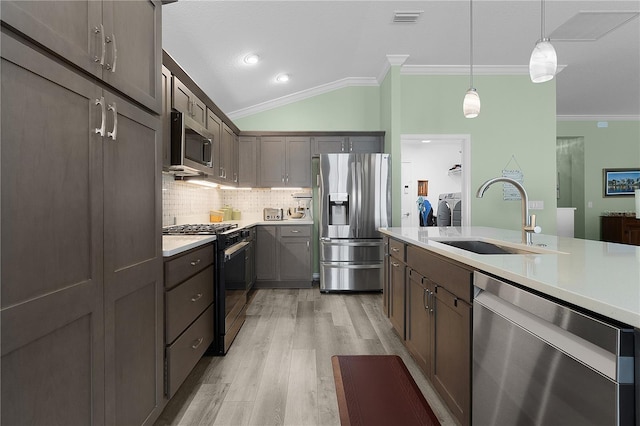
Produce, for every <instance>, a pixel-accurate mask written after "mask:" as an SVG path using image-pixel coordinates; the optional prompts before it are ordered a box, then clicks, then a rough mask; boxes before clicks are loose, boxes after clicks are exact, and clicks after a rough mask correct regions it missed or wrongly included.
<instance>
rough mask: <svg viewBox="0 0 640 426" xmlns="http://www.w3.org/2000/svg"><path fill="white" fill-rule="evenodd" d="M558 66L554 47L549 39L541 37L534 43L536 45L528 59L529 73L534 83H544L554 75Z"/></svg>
mask: <svg viewBox="0 0 640 426" xmlns="http://www.w3.org/2000/svg"><path fill="white" fill-rule="evenodd" d="M557 68H558V56H557V55H556V49H554V48H553V45H552V44H551V43H550V42H549V39H546V38H543V39H542V40H540V41H538V42H537V43H536V47H534V48H533V52H531V59H530V61H529V75H530V76H531V81H533V82H534V83H544V82H545V81H549V80H551V79H552V78H553V77H554V76H555V75H556V70H557Z"/></svg>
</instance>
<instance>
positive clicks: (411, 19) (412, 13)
mask: <svg viewBox="0 0 640 426" xmlns="http://www.w3.org/2000/svg"><path fill="white" fill-rule="evenodd" d="M422 12H424V11H423V10H396V11H395V12H393V22H395V23H398V24H415V23H416V22H417V21H418V18H419V17H420V15H422Z"/></svg>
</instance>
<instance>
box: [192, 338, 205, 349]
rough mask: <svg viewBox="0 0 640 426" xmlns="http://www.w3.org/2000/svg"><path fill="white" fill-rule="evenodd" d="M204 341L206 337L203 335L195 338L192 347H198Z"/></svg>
mask: <svg viewBox="0 0 640 426" xmlns="http://www.w3.org/2000/svg"><path fill="white" fill-rule="evenodd" d="M203 341H204V337H201V338H199V339H198V340H194V342H193V345H191V349H198V346H200V345H201V344H202V342H203Z"/></svg>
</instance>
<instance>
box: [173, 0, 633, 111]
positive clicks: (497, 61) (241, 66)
mask: <svg viewBox="0 0 640 426" xmlns="http://www.w3.org/2000/svg"><path fill="white" fill-rule="evenodd" d="M469 6H470V4H469V1H466V0H460V1H457V0H446V1H431V0H428V1H365V0H363V1H358V0H352V1H330V0H324V1H270V0H266V1H265V0H263V1H243V0H235V1H223V0H218V1H204V0H199V1H196V0H180V1H178V2H176V3H171V4H167V5H165V6H163V48H164V49H165V50H166V51H167V52H168V53H169V54H170V55H171V56H172V57H173V58H174V59H175V60H176V61H177V62H178V63H179V64H180V65H181V66H182V67H183V68H184V69H185V70H186V71H187V73H188V74H189V75H190V76H191V77H192V78H193V79H194V80H195V81H196V82H197V83H198V85H199V86H200V87H201V88H202V89H203V90H204V91H205V92H206V93H207V94H209V95H210V97H211V98H212V99H213V100H214V101H215V102H216V104H217V105H218V106H219V107H220V108H221V109H222V110H223V111H224V112H225V113H226V114H227V115H229V116H230V117H232V118H233V117H234V116H242V115H244V114H247V113H248V112H251V111H256V110H258V109H260V108H262V109H267V108H269V106H270V105H271V104H272V103H273V102H274V101H276V100H279V101H280V102H282V101H283V100H285V101H286V99H288V98H295V97H296V96H297V97H300V96H305V94H311V93H318V92H320V91H322V90H329V89H331V88H334V87H341V85H348V84H376V82H379V80H380V78H381V76H382V75H383V73H384V72H385V70H386V69H387V68H386V67H388V60H387V55H390V54H391V55H393V54H400V55H408V58H407V60H406V62H405V63H404V65H405V66H406V68H405V69H406V70H409V69H413V70H414V71H417V72H424V73H433V72H437V71H438V69H440V68H444V69H445V70H446V71H447V72H451V73H458V74H468V67H469ZM544 7H545V21H544V23H545V35H549V34H551V36H552V37H551V38H552V43H553V45H554V46H555V48H556V51H557V54H558V63H559V64H560V65H561V66H564V68H563V69H562V71H561V72H560V73H559V74H558V75H557V77H556V85H557V86H556V87H557V114H558V115H559V116H583V117H606V116H610V117H613V116H618V117H625V116H629V117H632V118H635V119H637V118H638V117H640V18H638V16H637V15H635V17H632V16H633V15H629V14H625V15H620V14H616V16H615V17H617V18H620V19H621V22H623V21H624V20H625V16H626V19H628V18H629V17H631V19H630V20H628V21H627V22H626V23H624V24H622V25H620V26H619V27H617V28H616V29H614V30H613V31H609V32H608V33H607V29H608V25H614V26H615V25H616V24H608V23H606V22H605V21H606V20H608V18H612V17H614V16H613V15H612V14H611V13H610V12H625V11H626V12H629V11H631V12H640V1H637V0H636V1H612V0H608V1H578V0H569V1H560V0H547V1H545V2H544ZM395 11H417V12H421V13H419V16H418V19H417V22H415V23H404V24H401V23H394V22H393V15H394V12H395ZM580 12H589V13H587V14H585V13H582V14H580ZM594 12H607V13H594ZM578 14H580V15H579V17H576V15H578ZM574 17H576V18H574ZM572 18H574V20H571V19H572ZM578 18H586V19H583V20H582V22H580V21H576V20H575V19H578ZM594 29H597V30H600V32H605V33H606V34H604V35H602V36H601V37H600V38H598V39H597V40H594V41H562V40H558V39H557V37H556V39H554V37H553V36H554V34H555V35H557V36H560V35H561V34H560V31H563V32H565V34H563V35H562V36H563V37H565V36H567V34H569V36H571V37H574V36H582V35H584V34H583V32H584V31H587V32H590V31H592V30H594ZM540 33H541V1H539V0H535V1H530V0H512V1H501V0H474V2H473V44H474V55H473V56H474V71H475V74H476V75H480V74H483V73H516V74H528V63H529V57H530V54H531V51H532V49H533V46H534V45H535V42H536V41H537V40H538V39H539V38H540ZM249 53H256V54H258V55H259V56H260V59H261V60H260V62H259V63H258V64H256V65H254V66H248V65H246V64H245V63H244V62H243V58H244V57H245V56H246V55H247V54H249ZM403 72H404V71H403ZM281 73H287V74H289V75H290V80H289V82H287V83H278V82H276V81H275V77H276V76H277V75H278V74H281ZM532 84H533V83H532ZM542 84H545V83H542ZM476 87H477V88H478V91H479V92H480V93H482V87H481V83H480V82H479V81H477V84H476ZM466 89H467V87H462V88H461V93H464V91H465V90H466ZM455 95H456V96H462V95H461V94H455Z"/></svg>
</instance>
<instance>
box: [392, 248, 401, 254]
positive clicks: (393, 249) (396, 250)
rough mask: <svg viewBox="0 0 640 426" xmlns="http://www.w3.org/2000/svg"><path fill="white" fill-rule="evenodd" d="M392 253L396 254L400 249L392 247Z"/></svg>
mask: <svg viewBox="0 0 640 426" xmlns="http://www.w3.org/2000/svg"><path fill="white" fill-rule="evenodd" d="M391 251H394V252H396V253H398V252H400V249H398V248H396V247H391Z"/></svg>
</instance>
